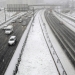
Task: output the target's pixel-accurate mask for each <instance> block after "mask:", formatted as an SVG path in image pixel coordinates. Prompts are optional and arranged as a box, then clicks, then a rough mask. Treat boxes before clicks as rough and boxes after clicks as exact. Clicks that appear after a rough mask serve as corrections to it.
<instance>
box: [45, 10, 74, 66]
mask: <svg viewBox="0 0 75 75" xmlns="http://www.w3.org/2000/svg"><path fill="white" fill-rule="evenodd" d="M45 18H46V20H47V22H48V24H49V27H50V28H51V29H52V31H53V33H54V35H55V37H56V38H57V40H58V41H59V44H60V45H61V47H62V48H63V50H64V52H65V54H66V55H67V56H68V57H69V59H70V61H71V62H72V64H73V65H74V67H75V33H74V32H73V31H72V30H70V29H69V28H68V27H67V26H65V25H64V24H63V23H61V22H60V21H59V20H58V19H57V18H56V17H55V16H54V15H53V14H52V13H48V12H47V11H46V12H45Z"/></svg>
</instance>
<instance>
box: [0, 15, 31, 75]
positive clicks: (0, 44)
mask: <svg viewBox="0 0 75 75" xmlns="http://www.w3.org/2000/svg"><path fill="white" fill-rule="evenodd" d="M21 18H22V19H23V21H26V26H23V25H22V22H21V23H19V22H18V19H17V20H16V22H15V23H10V24H11V25H13V32H12V33H11V34H10V35H6V34H5V30H2V29H0V75H4V73H5V71H6V69H7V66H8V65H9V62H10V60H11V58H12V56H13V54H14V52H15V50H16V47H17V45H18V43H19V41H20V38H21V36H22V34H23V32H24V31H25V29H26V27H27V25H28V23H29V21H30V19H31V18H30V17H28V16H25V17H24V15H23V16H22V17H21ZM12 35H15V36H16V37H17V42H16V44H15V45H13V46H9V45H8V40H9V38H10V36H12Z"/></svg>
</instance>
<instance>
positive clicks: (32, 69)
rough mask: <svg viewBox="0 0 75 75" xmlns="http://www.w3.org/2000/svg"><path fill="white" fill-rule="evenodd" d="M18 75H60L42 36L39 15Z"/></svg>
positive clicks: (29, 37) (30, 34) (33, 26)
mask: <svg viewBox="0 0 75 75" xmlns="http://www.w3.org/2000/svg"><path fill="white" fill-rule="evenodd" d="M16 75H58V72H57V70H56V67H55V65H54V62H53V59H52V57H51V55H50V52H49V49H48V47H47V44H46V42H45V39H44V37H43V34H42V30H41V27H40V23H39V13H38V14H37V15H36V17H35V20H34V23H33V25H32V27H31V30H30V33H29V36H28V39H27V43H26V46H25V48H24V52H23V55H22V57H21V62H20V65H19V67H18V72H17V74H16Z"/></svg>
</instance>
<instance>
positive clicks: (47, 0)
mask: <svg viewBox="0 0 75 75" xmlns="http://www.w3.org/2000/svg"><path fill="white" fill-rule="evenodd" d="M4 1H7V0H0V2H4ZM10 1H11V0H10ZM12 1H13V0H12ZM15 1H16V0H15ZM18 1H19V0H18ZM21 1H22V0H21ZM26 1H27V0H26ZM30 1H31V0H30ZM32 1H33V0H32ZM36 1H39V3H40V2H42V3H43V2H44V3H50V4H55V3H56V4H59V3H63V2H66V1H72V0H36ZM73 1H75V0H73Z"/></svg>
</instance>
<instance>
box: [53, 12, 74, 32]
mask: <svg viewBox="0 0 75 75" xmlns="http://www.w3.org/2000/svg"><path fill="white" fill-rule="evenodd" d="M53 14H54V15H55V16H56V17H57V18H58V19H59V20H60V21H61V22H62V23H64V25H66V26H67V27H68V28H70V29H71V30H72V31H74V32H75V22H73V21H71V20H69V19H68V18H65V17H63V16H61V15H59V14H57V13H55V12H53Z"/></svg>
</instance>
